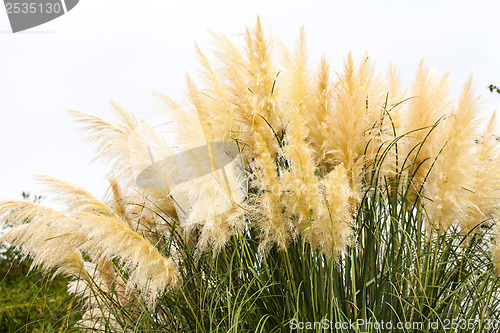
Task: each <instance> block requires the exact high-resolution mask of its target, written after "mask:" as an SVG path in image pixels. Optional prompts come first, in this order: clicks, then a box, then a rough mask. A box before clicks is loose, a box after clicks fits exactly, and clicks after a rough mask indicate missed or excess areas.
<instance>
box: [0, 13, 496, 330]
mask: <svg viewBox="0 0 500 333" xmlns="http://www.w3.org/2000/svg"><path fill="white" fill-rule="evenodd" d="M214 37H215V38H214V42H215V46H216V47H215V50H216V51H215V53H214V59H213V60H212V61H210V60H209V58H207V57H206V56H205V55H204V54H203V53H202V52H201V51H200V49H199V48H198V47H197V48H196V49H197V55H198V57H199V60H200V64H201V69H200V74H201V84H200V85H199V86H197V85H196V84H195V82H194V80H192V79H191V78H190V77H187V95H188V96H187V99H186V101H185V102H184V103H178V102H176V101H174V100H172V99H170V98H169V97H167V96H164V95H161V94H157V97H158V98H159V100H160V101H161V102H162V105H163V106H164V108H163V110H162V113H163V115H164V116H166V117H167V118H168V119H169V120H172V121H173V122H174V123H175V126H174V127H173V128H172V129H173V131H174V132H175V135H173V136H171V138H173V142H167V141H168V140H165V138H164V137H163V136H162V135H161V133H157V132H155V129H154V128H152V127H150V126H148V125H146V124H145V123H143V122H142V121H139V120H137V119H136V118H135V117H134V116H133V115H132V114H130V113H129V112H128V111H126V110H125V109H123V108H122V107H120V106H119V105H117V104H113V106H114V109H115V110H116V114H117V116H118V118H119V122H117V123H115V124H112V123H109V122H106V121H104V120H102V119H100V118H97V117H94V116H91V115H88V114H85V113H81V112H77V111H74V112H73V114H74V115H75V116H76V117H77V120H78V122H79V123H80V124H81V125H82V128H83V129H85V130H86V131H87V132H88V133H89V139H90V141H91V142H93V143H95V144H96V145H97V147H98V148H97V158H98V159H101V160H104V161H106V162H109V163H110V165H111V170H112V171H113V176H112V177H111V178H110V183H111V187H110V188H111V192H112V198H111V199H110V200H109V202H108V203H107V204H105V203H101V202H99V201H98V200H97V199H95V198H93V197H92V196H91V195H90V194H89V193H87V192H85V191H84V190H82V189H80V188H78V187H76V186H74V185H68V184H66V183H63V182H61V181H57V180H54V179H51V178H46V177H45V178H42V180H43V182H45V183H47V184H48V185H50V188H51V189H52V190H53V192H54V194H55V197H56V199H57V200H58V201H59V202H62V203H64V204H66V207H67V209H66V210H65V211H64V212H62V213H60V212H57V211H54V210H52V209H49V208H46V207H42V206H39V205H36V204H33V203H28V202H19V201H16V202H3V203H1V204H0V215H2V216H5V217H7V218H8V220H9V221H10V222H11V223H13V228H11V229H10V230H9V231H7V232H6V233H5V234H4V235H3V236H2V240H3V241H7V242H10V243H12V244H15V245H18V246H20V247H21V248H22V250H23V252H24V253H25V254H26V255H29V256H32V257H33V258H34V265H41V266H42V267H44V268H47V269H50V268H53V267H57V268H58V269H59V271H60V272H63V273H66V274H69V275H72V276H75V277H77V279H76V280H75V281H74V282H73V283H72V286H71V290H72V292H74V293H75V294H78V295H80V296H82V297H84V298H85V299H87V303H88V313H87V314H86V315H85V316H84V320H83V324H84V326H87V327H99V325H101V324H100V322H99V320H100V318H101V317H103V316H105V314H104V313H102V312H99V310H98V308H99V304H100V302H102V301H103V300H99V299H97V298H96V297H95V296H93V294H91V293H90V292H89V291H88V289H85V288H87V287H92V286H94V287H95V286H97V287H99V288H100V289H101V290H107V291H111V290H112V291H113V292H115V294H116V295H118V296H116V297H117V299H116V301H117V302H119V303H120V304H122V305H123V306H133V304H134V302H137V299H136V298H134V297H131V296H130V295H131V294H130V292H131V291H137V292H138V294H139V295H142V297H144V299H146V300H147V302H148V303H149V304H150V305H154V303H155V301H156V298H157V297H158V296H159V295H161V294H162V292H164V291H165V290H166V289H167V288H170V287H174V286H175V285H176V284H177V283H178V281H177V279H178V277H177V276H178V274H177V269H176V265H175V262H174V261H175V259H173V258H176V253H167V254H165V253H160V251H159V250H158V249H160V248H162V249H163V248H165V246H164V245H165V244H164V242H165V239H164V238H161V237H160V238H158V237H157V235H159V234H160V235H165V236H166V235H168V231H169V230H170V229H169V228H170V227H171V226H172V225H175V224H180V222H179V217H178V215H177V211H176V207H175V202H174V200H173V199H172V189H171V188H169V186H168V184H167V185H165V186H160V187H158V188H156V189H145V188H141V187H139V186H138V185H137V183H136V179H137V176H138V172H140V171H141V170H143V169H144V168H147V166H148V164H150V163H151V161H152V160H153V161H154V160H161V159H162V158H165V157H167V156H171V155H172V154H173V151H174V150H175V149H181V150H185V149H191V148H194V147H198V146H201V145H206V144H207V143H208V142H215V141H227V142H237V143H238V145H239V147H240V148H241V155H242V160H243V164H244V167H245V172H246V176H247V177H248V181H249V183H248V185H249V190H248V196H247V198H246V200H245V201H244V202H243V203H241V204H235V203H234V202H233V205H232V208H231V209H229V210H228V211H226V212H225V213H223V214H217V215H214V214H210V210H211V209H212V206H211V205H210V204H209V203H210V202H212V203H213V204H214V205H216V204H217V200H219V199H218V198H217V195H216V194H213V193H211V192H210V189H208V188H206V186H205V187H204V184H203V183H200V182H198V183H196V182H195V183H193V184H194V185H193V186H190V187H189V188H187V189H186V186H184V187H183V191H187V192H188V193H187V196H188V197H189V198H191V197H196V196H199V197H203V196H209V197H210V198H209V200H205V201H203V204H200V205H197V206H195V208H196V209H195V210H196V211H195V212H194V214H195V216H196V217H197V218H196V221H197V222H196V223H189V224H188V226H186V227H185V228H184V232H185V234H186V235H187V237H190V239H191V240H192V241H191V243H190V244H191V245H192V246H195V247H196V248H197V251H199V252H201V251H204V250H206V249H207V248H210V249H212V250H213V251H214V253H216V252H217V251H218V250H220V249H222V248H223V247H224V245H225V243H226V242H227V241H228V240H229V239H230V237H231V236H232V235H234V234H236V233H238V232H245V230H247V228H249V227H254V228H256V229H257V230H258V231H259V232H260V244H261V246H260V252H261V253H260V254H261V255H262V256H263V257H265V254H266V253H267V251H268V250H269V249H270V248H271V247H273V246H276V247H277V248H278V249H280V250H286V248H287V246H290V244H291V243H292V242H293V241H294V239H296V237H297V236H298V235H301V236H302V237H303V238H304V239H306V240H307V241H309V242H310V243H311V245H312V246H313V247H315V248H317V249H319V250H320V251H321V252H322V253H324V254H326V255H328V256H331V255H338V254H339V253H342V251H344V250H345V249H346V246H347V245H348V244H349V242H350V241H351V237H350V235H351V230H352V226H353V223H354V222H353V221H354V217H355V212H356V205H357V204H358V203H359V201H360V200H361V198H362V196H363V193H364V191H366V188H367V186H366V184H367V182H369V181H370V177H371V175H372V174H371V172H370V168H371V167H372V166H373V165H374V164H375V163H376V162H377V163H378V160H377V159H378V158H379V157H380V152H381V151H384V149H386V148H387V150H388V151H387V154H386V155H385V159H384V162H383V164H382V165H379V168H380V172H379V173H378V174H377V177H380V179H391V178H394V177H395V176H396V175H397V174H402V173H403V172H405V173H406V174H407V175H408V176H407V177H406V178H400V179H401V180H400V181H401V182H403V181H407V182H410V183H411V184H410V185H411V187H412V189H413V191H414V198H413V200H414V199H415V198H422V202H423V203H424V205H425V207H426V212H427V219H426V220H427V222H428V227H429V229H430V230H440V231H443V230H446V229H447V228H449V227H450V226H452V225H457V226H459V227H460V228H461V229H462V230H463V231H464V232H469V231H471V230H473V229H474V228H475V227H476V226H477V225H479V224H480V223H481V222H483V221H484V220H486V219H488V218H491V217H493V215H494V213H495V212H496V209H497V208H498V205H499V203H500V172H499V171H498V170H500V168H499V167H500V158H499V156H498V155H499V154H498V148H497V142H496V138H495V136H494V130H495V119H494V117H492V118H491V120H490V121H489V123H487V124H485V125H483V123H482V122H481V120H480V115H481V107H480V103H479V100H478V97H477V96H476V95H475V93H474V91H473V89H472V87H471V82H470V81H469V82H467V83H466V85H465V87H464V89H463V92H462V94H461V95H460V97H459V98H458V99H457V100H453V99H451V98H450V97H449V88H448V77H447V75H444V76H442V77H438V76H436V75H435V74H433V73H431V72H429V70H428V69H427V67H426V66H424V64H423V63H421V64H420V65H419V67H418V70H417V74H416V78H415V80H414V83H413V86H412V88H411V90H410V91H409V92H408V91H406V90H404V89H402V88H401V87H400V80H399V76H398V72H397V70H396V68H395V67H394V66H391V67H390V68H389V69H388V70H387V72H386V74H385V75H382V74H376V73H375V72H374V66H373V63H372V62H371V61H370V60H369V59H368V58H367V57H364V58H363V59H362V60H361V62H360V63H359V64H358V65H356V64H355V62H354V61H353V59H352V57H351V55H349V56H348V57H347V58H346V60H345V65H344V69H343V71H342V72H340V73H339V74H337V75H332V72H331V70H330V65H329V64H328V62H327V61H326V60H325V59H324V58H323V59H321V61H320V64H319V66H318V67H317V68H312V67H311V65H310V62H309V59H308V53H307V47H306V43H305V34H304V31H303V30H302V31H301V34H300V38H299V41H298V44H297V46H296V48H295V50H293V51H290V50H289V49H287V48H286V47H285V46H284V45H283V43H282V42H281V41H280V40H279V39H278V38H277V37H272V38H269V37H266V35H265V34H264V32H263V29H262V26H261V23H260V21H259V22H258V23H257V25H256V27H255V28H254V29H247V30H246V33H245V34H244V38H245V43H246V45H245V47H244V48H242V49H241V48H239V47H237V46H236V45H235V44H233V43H232V42H231V41H230V40H229V39H228V38H226V37H225V36H222V35H217V34H214ZM394 142H398V147H399V149H398V150H396V149H394V147H395V146H392V145H391V143H394ZM391 147H392V148H391ZM403 170H404V171H403ZM212 196H213V198H212ZM207 203H208V204H207ZM203 216H207V218H206V219H203ZM162 252H164V251H162ZM495 253H500V250H496V251H495ZM84 258H85V259H84ZM117 265H119V266H120V269H118V268H117ZM124 273H125V276H124V275H123V274H124ZM86 290H87V291H86ZM96 313H99V315H96ZM110 316H111V315H109V316H108V317H110Z"/></svg>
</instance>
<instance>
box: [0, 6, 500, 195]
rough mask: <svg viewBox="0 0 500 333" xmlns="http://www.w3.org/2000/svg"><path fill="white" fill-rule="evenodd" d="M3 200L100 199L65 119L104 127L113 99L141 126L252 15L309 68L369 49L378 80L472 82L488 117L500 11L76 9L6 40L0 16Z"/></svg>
mask: <svg viewBox="0 0 500 333" xmlns="http://www.w3.org/2000/svg"><path fill="white" fill-rule="evenodd" d="M0 8H1V10H0V116H1V117H0V177H1V178H2V180H1V181H0V199H5V198H19V197H20V194H21V192H22V191H30V192H32V193H37V194H40V188H39V186H37V185H35V183H34V182H33V180H32V174H48V175H52V176H55V177H58V178H61V179H66V180H70V181H73V182H75V183H77V184H80V185H82V186H83V187H85V188H86V189H88V190H90V191H91V192H92V193H94V194H96V195H98V196H100V195H102V194H103V192H104V190H105V189H106V187H107V186H106V184H105V183H104V182H103V179H104V177H105V174H104V167H103V166H102V165H99V164H95V163H93V164H90V163H89V162H90V160H91V159H92V157H93V147H92V146H90V145H88V144H87V143H85V142H83V141H82V135H81V134H80V133H79V132H76V131H75V129H76V126H75V125H74V124H72V123H71V118H70V117H68V116H67V114H66V112H65V110H67V109H78V110H82V111H86V112H90V113H93V114H96V115H98V116H101V117H104V118H107V119H109V118H110V107H109V103H108V100H109V99H110V98H112V99H114V100H116V101H118V102H120V103H121V104H123V105H125V106H126V107H128V108H129V109H130V110H132V111H133V112H134V113H135V114H136V115H138V116H139V117H143V118H146V119H147V118H151V117H152V116H154V112H155V110H156V109H157V108H158V106H157V105H156V104H155V100H154V98H153V97H152V95H151V91H153V90H159V91H161V92H163V93H165V94H168V95H170V96H172V97H177V98H181V97H182V94H183V91H184V90H183V89H184V73H185V71H190V72H194V66H195V63H194V56H193V55H194V47H193V46H194V42H195V41H197V42H199V44H200V45H201V46H202V47H204V46H205V47H208V43H207V41H208V40H209V34H208V32H207V29H212V30H215V31H218V32H224V33H226V34H227V35H232V36H233V37H234V38H235V39H236V38H238V35H237V34H238V33H240V32H242V31H243V30H244V28H245V26H247V25H253V24H254V23H255V21H256V17H257V15H260V17H261V19H262V22H263V25H264V27H266V28H267V30H268V31H269V29H271V30H272V31H273V32H275V33H277V34H278V35H280V36H281V37H282V38H283V39H284V40H285V41H286V42H287V43H288V45H290V46H292V45H293V44H294V43H295V40H296V38H297V35H298V32H299V28H300V26H301V25H305V27H306V31H307V34H308V44H309V47H310V53H311V58H312V60H313V61H316V60H317V59H319V57H320V56H321V54H323V53H324V54H325V55H326V56H327V58H328V59H329V60H330V61H331V62H332V64H333V69H334V70H336V69H339V70H340V69H341V67H340V66H341V65H342V61H343V58H344V57H345V56H346V55H347V53H348V52H349V51H350V50H352V51H353V54H354V56H355V58H356V59H359V57H360V56H361V55H362V53H363V52H364V51H365V50H367V51H368V52H369V54H370V56H371V57H372V58H373V59H374V60H375V61H376V64H377V68H378V69H379V70H382V69H384V68H385V67H386V66H387V65H388V64H389V63H390V62H395V63H396V64H397V65H398V66H399V69H400V71H401V73H402V76H403V80H404V83H405V84H408V83H409V82H410V79H411V77H412V75H413V73H414V71H415V69H416V66H417V64H418V61H419V60H420V58H421V57H422V56H423V57H424V58H425V59H426V62H427V64H428V65H429V66H430V67H432V68H434V69H436V70H437V71H438V72H444V71H446V70H450V71H451V77H452V80H453V85H454V87H455V92H458V91H459V89H460V88H461V86H462V84H463V83H464V81H465V80H466V79H467V77H468V76H469V74H470V73H473V74H474V82H475V86H476V89H477V91H478V92H480V93H481V94H482V95H483V96H484V102H485V105H486V107H487V108H488V109H489V110H493V109H495V108H496V109H498V106H499V105H500V95H498V94H491V93H490V92H489V91H488V90H487V86H488V85H489V84H492V83H493V84H497V85H499V84H500V35H499V30H498V13H500V1H498V0H496V1H493V0H492V1H485V0H476V1H470V0H467V1H462V0H459V1H439V0H433V1H430V0H423V1H422V0H421V1H415V0H412V1H389V0H387V1H368V0H366V1H352V0H351V1H318V0H316V1H315V0H311V1H284V0H274V1H273V0H268V1H260V0H258V1H255V0H254V1H222V0H218V1H201V0H200V1H194V0H188V1H186V0H178V1H164V0H163V1H162V0H140V1H139V0H133V1H132V0H80V3H79V4H78V5H77V6H76V7H75V8H74V9H73V10H72V11H70V12H69V13H68V14H66V15H64V16H62V17H60V18H58V19H56V20H54V21H52V22H49V23H47V24H44V25H42V26H39V27H36V28H33V29H31V30H29V31H27V32H24V33H18V34H12V33H11V32H10V26H9V23H8V18H7V14H5V13H4V10H3V7H2V6H0Z"/></svg>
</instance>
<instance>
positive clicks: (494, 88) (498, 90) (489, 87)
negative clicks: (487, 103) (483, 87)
mask: <svg viewBox="0 0 500 333" xmlns="http://www.w3.org/2000/svg"><path fill="white" fill-rule="evenodd" d="M488 89H489V90H490V92H494V91H496V92H497V93H499V94H500V88H498V87H497V86H495V85H493V84H490V85H489V86H488Z"/></svg>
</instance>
